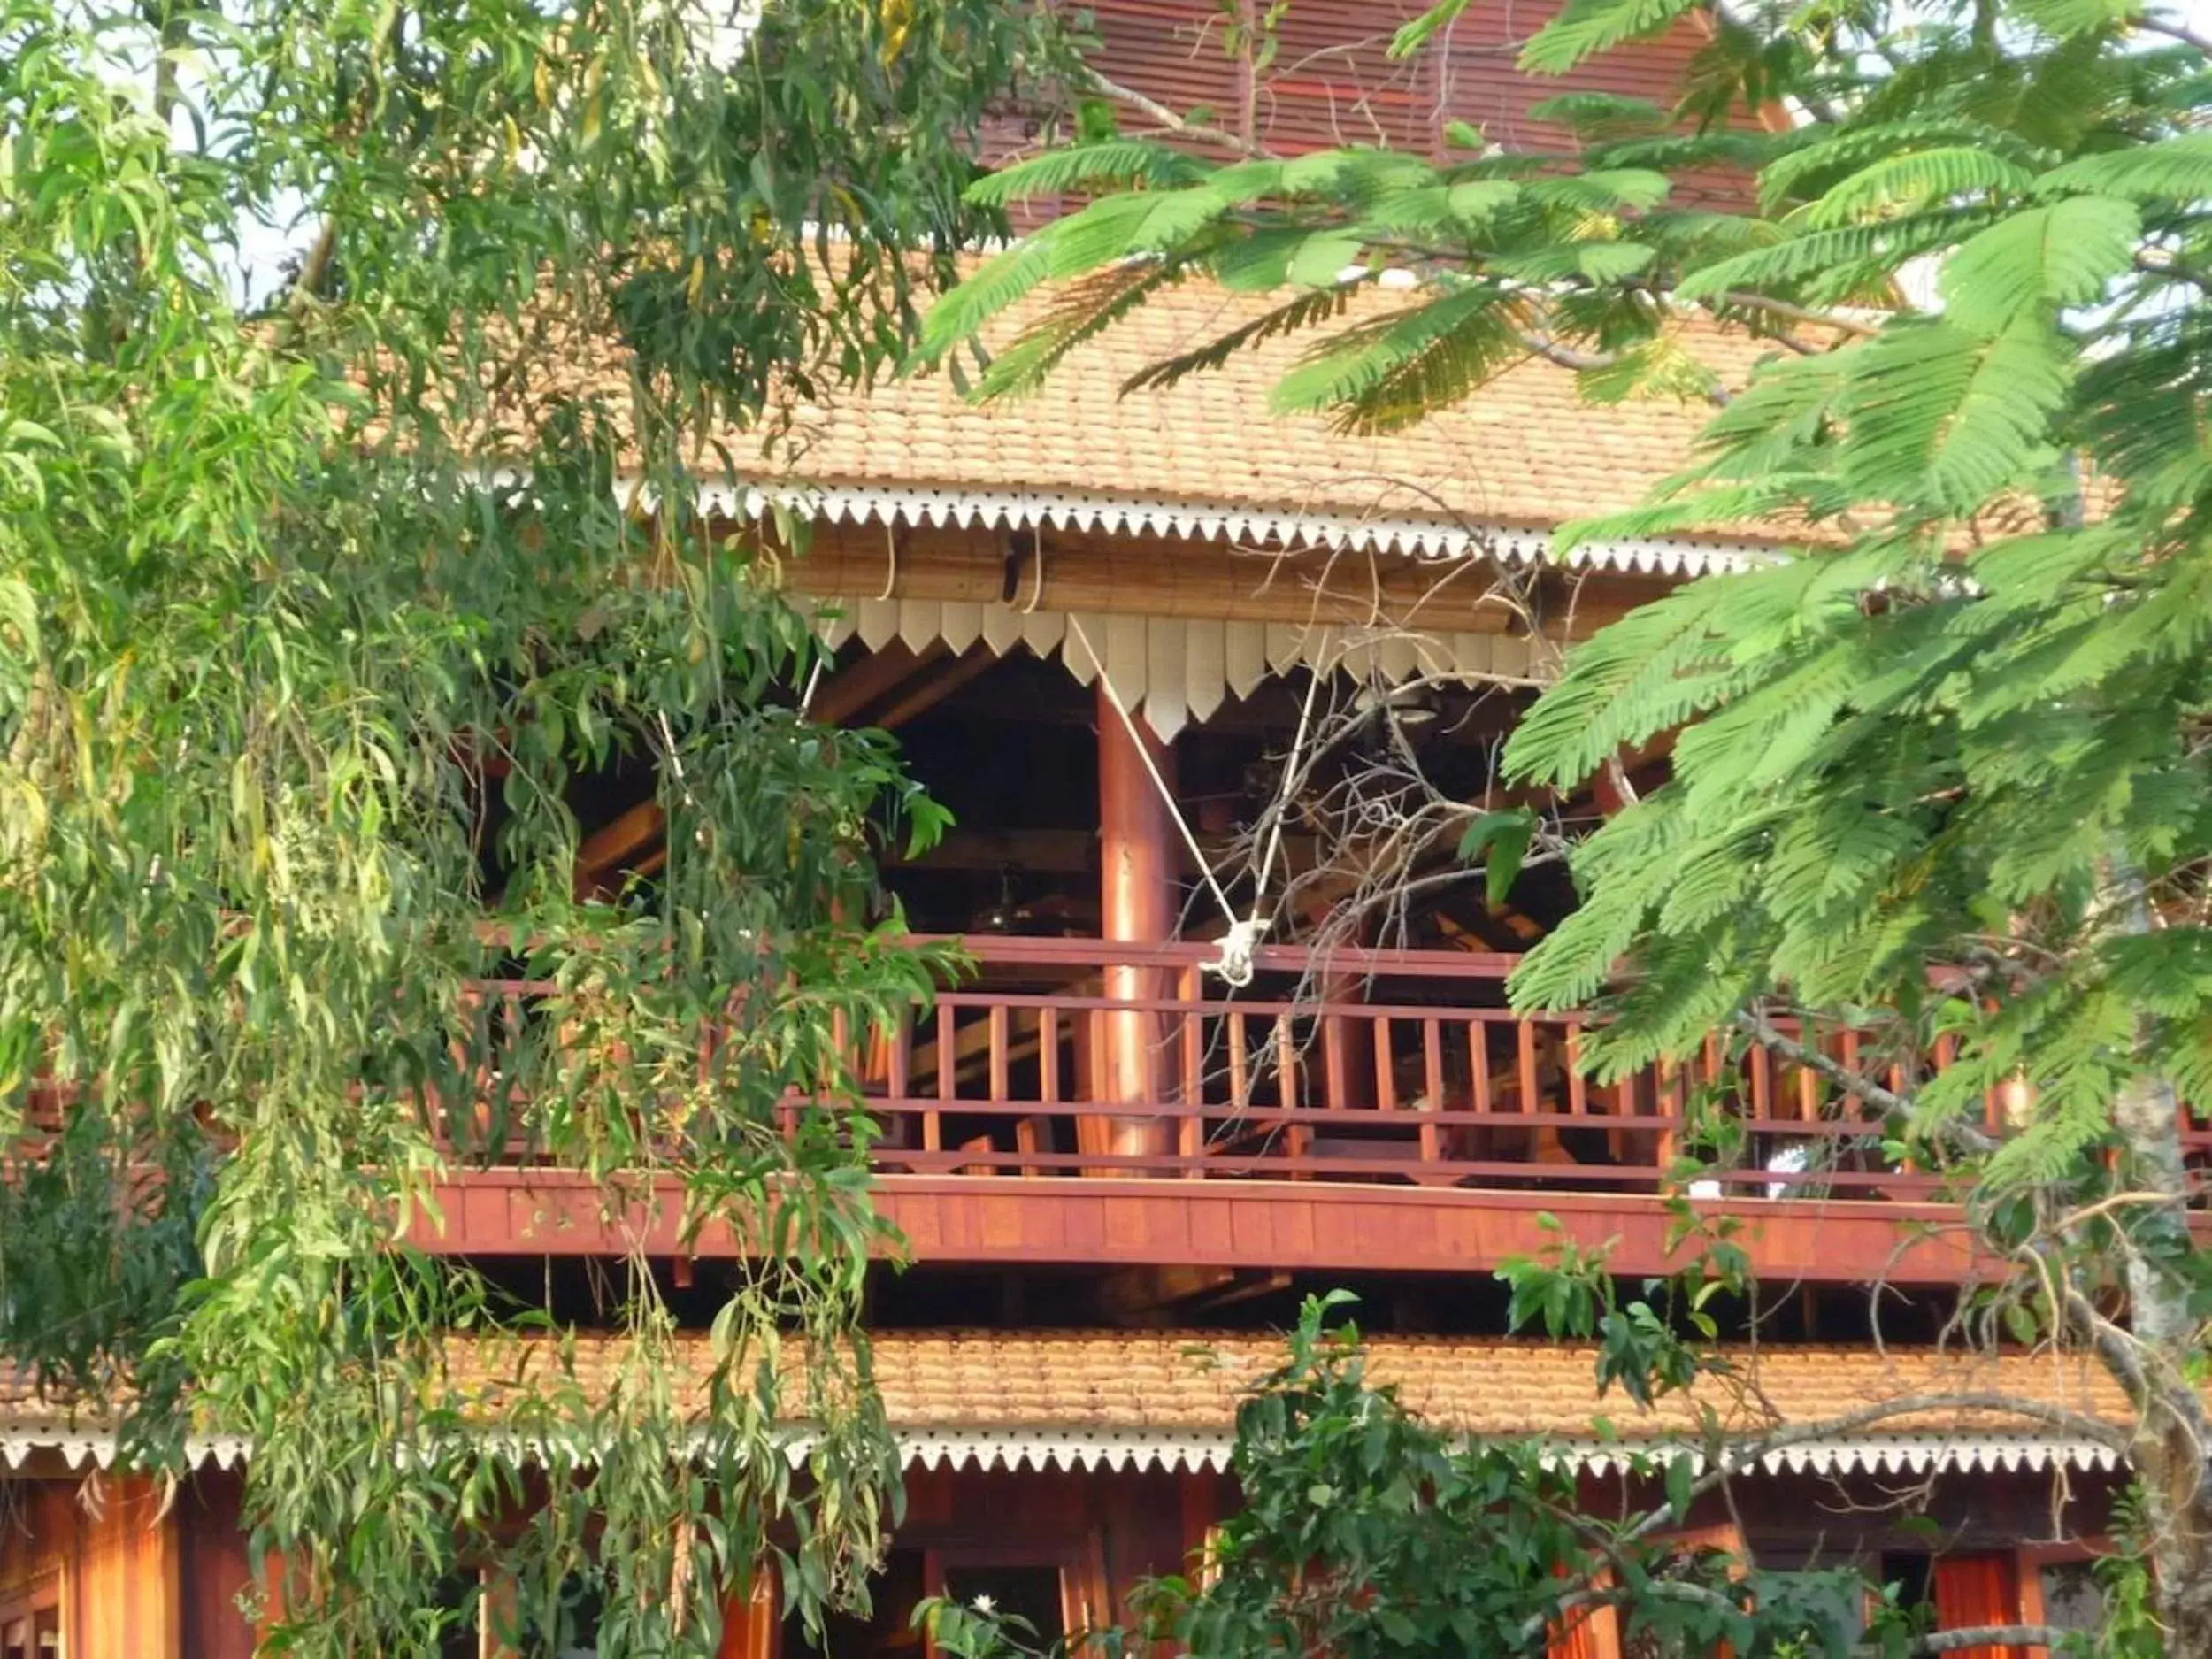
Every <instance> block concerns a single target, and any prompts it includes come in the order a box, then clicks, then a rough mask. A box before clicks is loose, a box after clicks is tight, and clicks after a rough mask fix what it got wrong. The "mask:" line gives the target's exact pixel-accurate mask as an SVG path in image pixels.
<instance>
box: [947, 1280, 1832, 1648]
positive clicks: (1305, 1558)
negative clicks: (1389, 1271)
mask: <svg viewBox="0 0 2212 1659" xmlns="http://www.w3.org/2000/svg"><path fill="white" fill-rule="evenodd" d="M1348 1300H1349V1299H1348V1298H1347V1297H1345V1296H1343V1295H1341V1294H1338V1295H1335V1296H1330V1297H1324V1298H1309V1299H1308V1301H1307V1302H1306V1304H1305V1307H1304V1310H1303V1311H1302V1315H1301V1317H1300V1319H1299V1322H1298V1325H1297V1328H1296V1329H1295V1330H1294V1331H1293V1332H1292V1333H1290V1335H1289V1339H1288V1352H1287V1355H1286V1357H1285V1360H1284V1363H1282V1365H1281V1366H1279V1368H1278V1369H1277V1370H1275V1371H1273V1372H1271V1373H1270V1374H1269V1375H1268V1376H1267V1377H1265V1378H1263V1379H1261V1380H1260V1381H1259V1382H1258V1383H1257V1384H1256V1385H1255V1386H1254V1387H1253V1389H1252V1391H1251V1393H1250V1394H1249V1395H1248V1397H1247V1398H1246V1400H1245V1402H1244V1403H1243V1404H1242V1405H1241V1406H1240V1408H1239V1410H1238V1414H1237V1438H1236V1448H1235V1450H1234V1453H1233V1462H1232V1468H1233V1471H1234V1473H1235V1475H1236V1478H1237V1482H1238V1486H1239V1488H1240V1492H1241V1494H1242V1498H1243V1507H1242V1509H1240V1512H1239V1513H1238V1514H1237V1515H1236V1516H1235V1517H1232V1518H1231V1519H1230V1520H1228V1521H1227V1522H1225V1523H1224V1524H1223V1525H1222V1526H1221V1528H1220V1530H1219V1532H1218V1534H1217V1537H1216V1539H1215V1540H1213V1542H1212V1545H1211V1547H1210V1551H1209V1554H1208V1556H1207V1559H1206V1560H1205V1562H1204V1563H1202V1564H1203V1567H1204V1571H1203V1572H1202V1574H1200V1575H1198V1577H1197V1578H1165V1579H1161V1580H1156V1581H1155V1582H1153V1583H1152V1584H1151V1585H1149V1586H1146V1587H1145V1588H1144V1590H1143V1591H1142V1592H1141V1594H1140V1596H1139V1602H1140V1605H1141V1609H1142V1612H1143V1614H1144V1620H1143V1623H1142V1624H1141V1627H1140V1628H1139V1629H1138V1630H1135V1631H1129V1632H1123V1631H1110V1632H1087V1633H1085V1634H1084V1635H1082V1636H1079V1637H1078V1638H1077V1639H1075V1640H1073V1641H1071V1643H1070V1645H1069V1651H1071V1652H1075V1651H1101V1652H1103V1653H1105V1654H1108V1655H1114V1654H1119V1653H1123V1652H1127V1651H1132V1650H1143V1647H1144V1644H1145V1643H1146V1642H1148V1641H1159V1640H1166V1641H1171V1642H1173V1643H1175V1644H1176V1645H1177V1646H1178V1647H1183V1648H1187V1650H1188V1651H1189V1652H1192V1653H1199V1654H1207V1655H1221V1659H1247V1656H1248V1655H1249V1656H1250V1659H1260V1656H1261V1655H1285V1654H1317V1653H1327V1654H1340V1655H1346V1656H1347V1659H1400V1656H1403V1659H1412V1656H1413V1655H1426V1654H1439V1653H1495V1654H1517V1655H1530V1656H1531V1659H1533V1656H1534V1655H1540V1654H1542V1653H1544V1652H1546V1651H1547V1649H1548V1643H1549V1640H1550V1639H1551V1636H1552V1635H1553V1633H1555V1632H1557V1631H1558V1630H1559V1629H1560V1628H1561V1627H1562V1626H1563V1625H1564V1624H1570V1623H1571V1622H1572V1621H1573V1620H1574V1619H1575V1618H1576V1617H1578V1616H1582V1617H1586V1615H1587V1611H1588V1610H1589V1609H1595V1608H1599V1607H1603V1606H1609V1605H1610V1606H1617V1607H1618V1608H1620V1609H1622V1613H1623V1640H1624V1644H1632V1645H1633V1647H1634V1648H1635V1650H1636V1651H1639V1652H1645V1653H1650V1654H1654V1655H1698V1654H1708V1653H1711V1652H1713V1651H1715V1649H1716V1648H1717V1647H1720V1646H1721V1645H1722V1644H1726V1645H1728V1646H1729V1647H1732V1648H1733V1649H1734V1650H1735V1651H1736V1652H1739V1653H1744V1654H1777V1653H1786V1652H1793V1651H1794V1652H1808V1653H1816V1654H1822V1655H1834V1656H1835V1659H1842V1656H1843V1655H1849V1654H1851V1653H1853V1652H1854V1651H1855V1650H1856V1648H1857V1647H1858V1644H1859V1642H1860V1640H1861V1637H1862V1634H1863V1631H1862V1620H1861V1618H1860V1615H1859V1609H1860V1603H1861V1601H1862V1600H1863V1596H1864V1594H1865V1589H1866V1583H1865V1580H1864V1579H1863V1578H1861V1577H1860V1575H1859V1574H1858V1573H1857V1572H1855V1571H1851V1570H1849V1569H1843V1570H1837V1571H1825V1572H1809V1573H1772V1572H1766V1571H1762V1570H1760V1569H1759V1568H1758V1566H1757V1565H1756V1563H1746V1562H1743V1561H1740V1560H1739V1559H1737V1558H1735V1557H1732V1556H1730V1555H1726V1554H1725V1553H1723V1552H1719V1551H1713V1550H1697V1549H1690V1548H1682V1547H1680V1546H1678V1545H1676V1544H1672V1543H1671V1542H1669V1541H1668V1540H1667V1538H1666V1536H1665V1532H1666V1529H1667V1528H1668V1527H1670V1526H1675V1525H1680V1524H1681V1522H1682V1520H1683V1517H1685V1516H1686V1514H1687V1512H1688V1510H1689V1508H1690V1505H1691V1504H1692V1502H1694V1499H1695V1498H1696V1497H1698V1496H1699V1495H1701V1494H1702V1493H1703V1492H1704V1491H1705V1490H1709V1487H1710V1485H1711V1483H1710V1482H1709V1481H1705V1480H1702V1479H1701V1478H1700V1477H1698V1476H1696V1475H1695V1474H1694V1470H1693V1464H1692V1461H1691V1459H1690V1457H1689V1456H1688V1455H1686V1454H1678V1455H1668V1454H1665V1453H1662V1452H1654V1453H1651V1454H1647V1455H1638V1456H1634V1457H1632V1458H1631V1459H1630V1460H1629V1461H1630V1462H1631V1463H1633V1464H1634V1466H1635V1473H1636V1475H1637V1476H1638V1477H1639V1479H1638V1482H1637V1488H1638V1490H1640V1491H1647V1492H1649V1493H1651V1494H1654V1495H1655V1498H1656V1500H1657V1502H1656V1503H1655V1507H1652V1508H1648V1509H1646V1508H1641V1507H1639V1506H1638V1505H1636V1504H1633V1503H1631V1504H1628V1505H1626V1506H1624V1510H1623V1512H1622V1513H1620V1514H1618V1515H1616V1516H1611V1517H1598V1516H1594V1515H1592V1514H1590V1513H1588V1512H1586V1510H1585V1509H1584V1508H1583V1507H1582V1505H1581V1503H1580V1502H1579V1496H1578V1491H1577V1482H1576V1477H1575V1475H1574V1473H1573V1470H1572V1465H1571V1463H1566V1462H1565V1461H1563V1460H1561V1459H1558V1458H1555V1457H1554V1456H1551V1455H1548V1449H1547V1448H1544V1447H1541V1446H1538V1445H1532V1444H1526V1443H1514V1444H1499V1443H1488V1442H1483V1443H1477V1444H1467V1443H1464V1442H1463V1441H1460V1440H1456V1439H1455V1438H1454V1437H1451V1436H1448V1435H1446V1434H1444V1433H1442V1432H1439V1431H1438V1430H1437V1429H1435V1428H1433V1427H1432V1426H1430V1425H1426V1424H1425V1423H1423V1422H1422V1421H1421V1420H1420V1419H1418V1418H1417V1417H1414V1416H1413V1415H1412V1414H1411V1413H1409V1411H1408V1410H1407V1409H1405V1408H1404V1406H1402V1404H1401V1403H1400V1402H1399V1400H1398V1398H1397V1395H1396V1394H1395V1392H1394V1390H1393V1389H1392V1388H1391V1387H1390V1386H1387V1385H1383V1384H1378V1383H1376V1382H1375V1381H1373V1380H1372V1379H1371V1378H1370V1377H1369V1375H1368V1371H1367V1361H1366V1356H1365V1354H1364V1352H1363V1349H1362V1348H1361V1346H1360V1342H1359V1337H1358V1333H1357V1331H1356V1329H1355V1328H1353V1327H1352V1326H1350V1325H1345V1324H1340V1323H1338V1322H1337V1320H1336V1318H1335V1312H1336V1310H1337V1308H1338V1307H1339V1306H1340V1304H1341V1303H1342V1302H1346V1301H1348ZM921 1617H924V1618H926V1619H927V1620H929V1621H930V1622H931V1623H932V1624H933V1632H934V1635H935V1637H936V1640H937V1641H938V1643H939V1645H940V1646H941V1647H944V1648H945V1649H946V1650H947V1651H948V1652H952V1653H956V1654H960V1655H964V1656H965V1659H1022V1655H1033V1654H1034V1653H1035V1651H1036V1648H1035V1644H1034V1641H1033V1632H1028V1631H1026V1630H1025V1629H1024V1628H1023V1627H1022V1626H1021V1625H1020V1624H1019V1623H1018V1621H1013V1620H1008V1619H1005V1618H1003V1617H998V1616H995V1615H994V1614H993V1613H992V1612H991V1611H990V1610H989V1609H978V1608H972V1607H971V1608H964V1607H960V1606H958V1605H956V1604H952V1603H948V1602H944V1601H938V1602H935V1603H933V1604H930V1605H929V1606H927V1607H926V1608H925V1609H923V1613H922V1615H921Z"/></svg>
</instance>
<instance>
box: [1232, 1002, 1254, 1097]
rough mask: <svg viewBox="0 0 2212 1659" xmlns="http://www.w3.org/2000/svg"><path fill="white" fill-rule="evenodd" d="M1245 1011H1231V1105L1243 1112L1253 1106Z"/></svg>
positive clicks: (1250, 1058) (1250, 1061)
mask: <svg viewBox="0 0 2212 1659" xmlns="http://www.w3.org/2000/svg"><path fill="white" fill-rule="evenodd" d="M1249 1041H1251V1040H1250V1038H1249V1037H1248V1036H1247V1035H1246V1033H1245V1029H1244V1010H1241V1009H1231V1010H1229V1104H1230V1105H1231V1106H1232V1107H1233V1108H1234V1109H1235V1110H1238V1111H1243V1110H1246V1109H1247V1108H1248V1107H1249V1106H1250V1105H1251V1104H1252V1071H1251V1063H1252V1054H1251V1050H1250V1048H1248V1047H1247V1046H1246V1045H1247V1044H1248V1042H1249Z"/></svg>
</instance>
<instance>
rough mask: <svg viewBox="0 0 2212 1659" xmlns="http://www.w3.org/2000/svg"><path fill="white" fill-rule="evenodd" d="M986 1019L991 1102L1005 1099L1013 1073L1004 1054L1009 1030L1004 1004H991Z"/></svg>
mask: <svg viewBox="0 0 2212 1659" xmlns="http://www.w3.org/2000/svg"><path fill="white" fill-rule="evenodd" d="M987 1018H988V1019H989V1020H990V1022H991V1023H990V1031H989V1041H990V1045H991V1051H990V1067H991V1083H990V1087H991V1098H992V1099H993V1100H1004V1099H1006V1098H1007V1093H1008V1085H1009V1084H1010V1081H1011V1075H1012V1071H1013V1064H1012V1062H1011V1061H1010V1059H1009V1058H1008V1056H1007V1052H1006V1051H1007V1046H1008V1045H1007V1036H1008V1033H1009V1029H1010V1026H1009V1022H1008V1019H1007V1008H1006V1004H1005V1003H1003V1002H994V1003H992V1004H991V1007H990V1010H989V1012H988V1014H987Z"/></svg>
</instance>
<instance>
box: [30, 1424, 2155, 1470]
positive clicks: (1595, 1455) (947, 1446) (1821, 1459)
mask: <svg viewBox="0 0 2212 1659" xmlns="http://www.w3.org/2000/svg"><path fill="white" fill-rule="evenodd" d="M898 1440H899V1448H900V1451H901V1453H902V1455H903V1458H904V1461H905V1464H906V1466H907V1467H908V1468H910V1469H932V1470H934V1469H950V1470H957V1469H966V1468H970V1467H973V1468H975V1469H979V1470H982V1471H992V1470H1019V1469H1029V1470H1036V1471H1049V1470H1082V1471H1093V1470H1099V1469H1107V1470H1113V1471H1122V1470H1148V1469H1164V1470H1169V1471H1177V1470H1191V1471H1197V1470H1214V1471H1224V1470H1226V1469H1227V1468H1228V1467H1229V1455H1230V1451H1231V1448H1232V1445H1233V1437H1232V1436H1231V1435H1230V1434H1228V1433H1227V1432H1223V1433H1219V1434H1208V1433H1199V1432H1188V1431H1184V1430H1167V1429H1123V1430H1118V1431H1113V1432H1102V1431H1094V1430H1087V1429H1063V1428H1057V1427H1054V1426H1051V1425H1039V1426H1036V1427H1033V1428H986V1427H976V1428H963V1427H959V1426H938V1427H933V1428H918V1429H902V1430H899V1431H898ZM809 1446H810V1440H808V1438H807V1437H806V1436H804V1435H803V1434H795V1435H794V1436H792V1437H791V1439H790V1441H789V1443H788V1444H787V1447H786V1448H785V1450H786V1453H787V1455H788V1456H789V1457H790V1458H791V1460H792V1463H793V1464H794V1465H795V1466H796V1465H798V1464H801V1463H803V1462H804V1461H805V1458H806V1454H807V1451H808V1449H809ZM510 1449H515V1448H510ZM520 1449H523V1450H525V1451H527V1450H528V1448H526V1447H525V1448H520ZM1670 1449H1671V1446H1670V1443H1669V1442H1667V1441H1665V1440H1645V1441H1638V1442H1634V1443H1631V1444H1623V1443H1621V1442H1618V1441H1613V1442H1602V1441H1596V1440H1561V1441H1557V1442H1555V1443H1554V1445H1553V1446H1552V1448H1551V1449H1550V1453H1549V1455H1550V1456H1551V1458H1552V1460H1553V1461H1554V1462H1555V1463H1556V1464H1558V1465H1561V1466H1564V1467H1573V1468H1576V1469H1579V1470H1581V1471H1584V1472H1586V1473H1589V1474H1594V1475H1599V1476H1606V1475H1612V1474H1616V1473H1623V1472H1626V1471H1629V1470H1631V1469H1632V1467H1633V1466H1634V1463H1635V1462H1636V1460H1637V1459H1638V1458H1640V1457H1641V1458H1649V1457H1654V1456H1660V1457H1663V1456H1665V1455H1667V1454H1668V1453H1669V1451H1670ZM247 1451H248V1448H247V1443H246V1441H245V1440H243V1439H242V1438H241V1437H239V1436H237V1435H209V1436H196V1437H194V1438H192V1439H190V1440H187V1441H186V1442H185V1456H186V1459H187V1462H188V1463H189V1465H190V1466H192V1467H194V1468H200V1467H204V1466H205V1465H207V1464H213V1465H214V1466H215V1467H216V1468H218V1469H229V1468H232V1467H234V1465H236V1464H238V1463H242V1461H243V1460H244V1459H245V1457H246V1455H247ZM34 1454H52V1455H58V1456H59V1458H60V1460H61V1461H62V1463H63V1464H64V1465H65V1467H67V1468H69V1469H72V1470H89V1469H95V1468H96V1469H102V1470H105V1469H109V1468H111V1467H113V1466H114V1463H115V1457H116V1441H115V1437H114V1436H113V1435H112V1434H104V1433H94V1432H76V1431H65V1432H57V1431H55V1430H52V1429H50V1428H49V1429H41V1428H37V1427H35V1426H17V1427H13V1428H9V1429H6V1430H0V1468H4V1469H6V1470H8V1471H17V1470H20V1469H22V1468H23V1467H24V1466H25V1464H26V1463H28V1462H29V1460H30V1458H31V1457H32V1455H34ZM1691 1463H1692V1466H1693V1467H1694V1469H1695V1470H1697V1471H1703V1470H1704V1468H1705V1463H1706V1459H1705V1456H1704V1454H1703V1453H1702V1452H1701V1451H1693V1452H1692V1453H1691ZM2119 1465H2120V1459H2119V1455H2118V1454H2117V1453H2116V1452H2114V1451H2113V1450H2112V1448H2110V1447H2108V1446H2102V1445H2099V1444H2097V1443H2096V1442H2094V1441H2092V1440H2078V1439H2074V1438H2071V1437H2069V1436H2063V1435H2010V1434H1917V1435H1916V1434H1881V1435H1863V1436H1858V1437H1855V1438H1853V1439H1849V1440H1808V1441H1805V1442H1803V1443H1801V1444H1800V1445H1796V1446H1792V1447H1789V1448H1786V1449H1784V1450H1781V1451H1775V1452H1769V1453H1768V1454H1767V1455H1765V1456H1764V1457H1763V1458H1761V1459H1760V1460H1759V1463H1758V1468H1759V1469H1760V1470H1762V1471H1764V1472H1765V1473H1767V1474H1770V1475H1778V1474H1782V1473H1785V1472H1787V1473H1790V1474H1806V1473H1813V1474H1824V1475H1825V1474H1845V1475H1848V1474H1870V1475H1902V1474H1915V1475H1923V1474H1928V1473H1931V1472H1943V1473H1975V1472H1986V1473H1992V1474H1994V1473H1998V1472H2006V1473H2011V1472H2016V1471H2021V1470H2031V1471H2043V1470H2048V1469H2053V1468H2067V1469H2077V1470H2082V1471H2092V1470H2095V1471H2107V1472H2109V1471H2112V1470H2115V1469H2117V1468H2118V1467H2119Z"/></svg>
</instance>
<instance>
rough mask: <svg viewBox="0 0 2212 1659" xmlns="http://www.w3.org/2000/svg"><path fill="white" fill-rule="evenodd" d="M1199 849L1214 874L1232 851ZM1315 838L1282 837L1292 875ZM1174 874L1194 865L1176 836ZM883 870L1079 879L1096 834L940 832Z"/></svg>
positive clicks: (1087, 867) (1089, 870)
mask: <svg viewBox="0 0 2212 1659" xmlns="http://www.w3.org/2000/svg"><path fill="white" fill-rule="evenodd" d="M1198 844H1199V845H1200V846H1201V847H1202V848H1203V849H1205V852H1206V856H1207V857H1208V858H1209V859H1210V860H1211V861H1212V862H1213V863H1214V864H1215V866H1216V867H1217V868H1218V867H1219V866H1220V865H1221V864H1224V863H1225V862H1226V861H1227V859H1228V857H1229V855H1230V849H1231V846H1232V841H1231V839H1230V838H1229V837H1227V836H1225V835H1201V836H1200V837H1199V838H1198ZM1319 847H1320V838H1319V837H1317V836H1315V835H1310V834H1304V833H1300V834H1296V835H1286V836H1284V837H1283V847H1282V853H1281V855H1280V856H1282V857H1284V858H1286V860H1287V861H1288V864H1287V868H1288V869H1289V871H1290V872H1291V873H1292V874H1294V875H1295V874H1297V873H1299V872H1303V871H1307V870H1310V869H1312V868H1313V864H1314V859H1315V857H1316V856H1317V852H1318V849H1319ZM1171 856H1172V857H1173V859H1174V861H1175V864H1176V867H1177V869H1178V871H1179V872H1180V873H1181V874H1183V875H1185V876H1195V875H1197V874H1198V861H1197V860H1196V859H1194V858H1193V857H1192V856H1191V855H1190V849H1189V848H1187V847H1186V846H1184V845H1183V844H1182V838H1181V837H1180V836H1178V837H1177V838H1176V842H1175V845H1174V847H1173V848H1172V849H1171ZM883 863H884V865H885V866H886V867H887V868H888V869H894V870H896V869H911V870H1004V869H1007V868H1009V867H1011V868H1013V869H1015V870H1018V871H1019V872H1021V873H1023V874H1024V875H1040V876H1079V875H1095V874H1096V873H1097V872H1098V834H1097V833H1096V832H1095V831H1094V830H1082V829H970V828H965V827H963V828H956V829H950V830H948V831H946V832H945V834H944V838H943V839H942V840H941V841H939V842H938V843H937V844H936V845H935V846H934V847H932V848H931V849H929V850H928V851H927V852H926V853H924V854H922V855H921V856H919V857H918V858H909V857H907V856H905V854H904V852H903V850H902V849H901V848H899V847H897V846H892V847H890V848H888V849H886V851H885V854H884V857H883Z"/></svg>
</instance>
